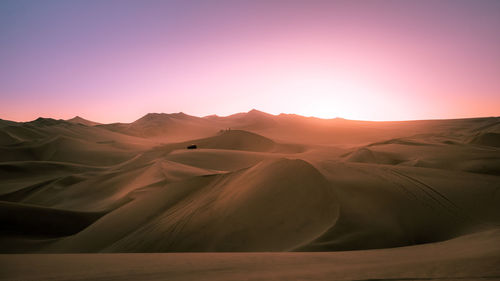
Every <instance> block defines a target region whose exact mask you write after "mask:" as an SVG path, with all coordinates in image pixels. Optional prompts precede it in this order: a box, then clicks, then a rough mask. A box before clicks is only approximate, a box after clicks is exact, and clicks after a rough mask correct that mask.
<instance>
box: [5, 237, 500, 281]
mask: <svg viewBox="0 0 500 281" xmlns="http://www.w3.org/2000/svg"><path fill="white" fill-rule="evenodd" d="M0 263H1V264H2V271H1V272H0V280H26V281H28V280H500V267H499V266H498V265H499V264H500V230H499V229H496V230H490V231H486V232H481V233H476V234H472V235H466V236H463V237H460V238H456V239H452V240H449V241H444V242H438V243H431V244H424V245H418V246H410V247H402V248H392V249H381V250H364V251H348V252H322V253H311V252H307V253H169V254H37V255H33V254H25V255H0Z"/></svg>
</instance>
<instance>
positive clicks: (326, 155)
mask: <svg viewBox="0 0 500 281" xmlns="http://www.w3.org/2000/svg"><path fill="white" fill-rule="evenodd" d="M499 135H500V118H498V117H490V118H472V119H454V120H421V121H404V122H367V121H352V120H344V119H338V118H337V119H330V120H323V119H317V118H309V117H302V116H298V115H292V114H280V115H270V114H267V113H264V112H260V111H257V110H252V111H250V112H247V113H239V114H235V115H231V116H227V117H218V116H208V117H203V118H200V117H194V116H189V115H187V114H184V113H175V114H156V113H154V114H147V115H146V116H144V117H142V118H140V119H139V120H137V121H135V122H132V123H130V124H124V123H116V124H98V123H96V122H92V121H89V120H85V119H83V118H81V117H75V118H73V119H70V120H66V121H65V120H54V119H50V118H38V119H36V120H34V121H31V122H25V123H18V122H11V121H5V120H0V223H1V225H2V229H1V231H0V252H1V253H10V254H16V253H30V254H33V253H37V254H50V253H172V252H210V253H215V252H300V253H293V254H292V253H288V254H213V255H203V254H192V255H188V254H179V255H177V254H176V255H173V254H172V255H170V254H169V255H156V254H155V255H151V256H149V255H125V254H120V255H97V256H91V255H77V256H65V255H64V256H58V255H54V256H50V255H49V256H42V255H26V256H17V255H12V256H3V257H2V261H5V263H9V264H10V265H11V266H10V267H11V270H15V269H16V268H17V269H19V270H20V269H22V267H23V266H24V265H23V262H22V261H23V260H24V259H25V260H26V261H27V262H28V261H29V262H33V263H36V264H38V263H40V264H39V265H40V266H37V268H39V269H33V270H34V271H33V273H30V272H32V271H30V270H24V271H23V272H25V273H26V274H27V275H26V278H28V277H29V276H30V275H29V274H35V273H34V272H36V271H37V270H42V271H43V270H45V271H44V273H43V274H49V275H50V274H56V273H57V272H52V273H51V272H50V271H51V270H49V269H50V268H51V266H55V264H57V261H58V260H60V261H63V260H64V261H65V262H64V264H65V265H66V264H68V265H71V266H70V267H68V268H67V269H66V268H65V267H61V268H60V269H59V270H61V274H63V275H61V276H62V277H61V278H64V276H66V277H68V274H70V272H71V270H77V271H78V270H84V268H87V265H86V264H89V263H90V264H94V265H95V266H97V265H98V263H97V261H102V264H103V265H104V264H106V265H105V266H103V267H99V266H97V269H96V271H95V272H93V271H90V273H89V274H96V275H95V276H94V275H92V276H93V278H97V277H98V276H100V274H104V275H106V274H121V273H116V271H109V272H108V271H106V268H107V267H108V265H107V264H108V263H109V267H110V268H116V269H117V270H118V268H120V267H122V266H124V264H128V265H127V266H131V267H132V268H137V272H139V273H141V274H142V273H144V271H143V269H141V268H143V267H144V268H148V269H147V271H148V272H149V271H151V272H152V273H151V274H152V275H150V277H151V278H153V279H154V278H156V277H158V276H160V277H158V278H160V279H162V278H161V276H164V275H165V274H173V276H174V277H175V278H179V279H182V278H187V279H189V274H188V273H186V271H188V270H189V269H190V268H191V267H195V268H196V267H197V268H198V271H196V272H194V273H193V274H202V275H205V274H208V275H207V276H208V277H210V276H211V277H210V278H213V279H215V276H216V275H218V274H222V275H223V277H224V278H226V279H228V280H229V279H231V277H238V276H239V277H238V278H240V279H241V278H242V274H245V273H244V272H245V270H248V269H249V268H252V264H254V263H255V266H260V267H262V270H263V271H261V273H256V274H261V275H259V276H261V277H264V278H267V277H269V278H271V277H273V276H274V277H276V278H281V279H286V276H288V275H287V274H294V273H296V274H306V275H300V276H302V277H304V279H307V276H309V275H307V274H312V275H310V276H312V277H311V278H312V279H317V278H323V279H325V278H326V276H328V275H332V274H333V276H337V277H338V278H344V277H345V278H347V279H349V278H350V279H359V280H363V279H367V278H368V277H370V276H375V277H373V278H375V279H376V278H379V277H376V276H382V277H383V276H389V277H383V278H417V277H418V278H431V277H432V278H438V277H439V278H444V277H446V276H447V277H449V278H451V279H453V278H455V277H456V278H458V277H460V276H462V277H464V276H465V277H471V276H473V277H474V278H483V277H484V276H486V275H488V274H490V273H491V274H493V275H491V274H490V275H488V276H494V275H495V274H496V275H498V274H497V272H496V273H495V272H494V271H491V272H490V273H488V272H489V271H488V270H490V269H491V268H490V265H491V264H492V263H493V262H496V264H497V265H498V264H500V263H499V262H498V255H497V253H498V252H499V251H498V247H493V246H491V247H490V246H488V247H480V245H483V244H481V243H490V244H494V243H493V242H492V241H494V242H495V243H497V244H500V243H498V242H499V241H498V235H497V234H498V227H499V226H500V147H499V140H500V139H499V138H498V136H499ZM192 144H194V145H196V146H197V149H187V147H188V146H190V145H192ZM488 231H490V232H488ZM480 233H482V234H480ZM476 234H477V236H474V235H476ZM469 235H472V236H469ZM471 237H472V238H471ZM450 239H452V240H450ZM441 241H447V242H443V243H444V244H440V243H441ZM457 241H458V242H457ZM460 241H462V242H463V243H462V242H460ZM490 244H488V245H490ZM458 245H461V246H458ZM485 245H486V244H485ZM393 247H402V248H398V249H389V248H393ZM369 249H377V250H375V251H367V250H369ZM433 249H435V250H433ZM493 249H496V252H495V253H492V252H491V250H493ZM333 251H342V252H335V253H334V252H333ZM347 251H353V252H347ZM310 252H332V253H321V254H320V253H318V254H312V253H310ZM65 257H67V259H66V258H65ZM135 257H139V258H138V261H137V264H131V262H130V261H131V259H135ZM155 258H158V259H159V260H158V263H157V264H158V266H154V267H153V264H156V263H155V262H151V260H152V259H155ZM436 259H437V260H436ZM266 260H267V261H268V262H267V263H266V262H265V261H266ZM66 261H67V262H66ZM80 261H81V263H80ZM44 263H45V264H46V265H44ZM150 264H151V267H149V266H150ZM159 264H162V265H164V266H165V267H159ZM165 264H167V265H165ZM272 264H274V265H275V266H276V267H277V269H276V270H275V271H272V266H271V265H272ZM327 264H328V266H327ZM94 265H88V266H91V268H93V267H94ZM441 265H442V266H441ZM73 266H74V268H73ZM460 266H462V267H463V268H465V269H464V270H462V271H461V270H460V268H459V267H460ZM2 267H4V266H3V265H2ZM452 267H453V268H455V267H457V268H458V269H456V270H455V269H453V270H452ZM211 268H214V269H213V270H212V269H211ZM308 268H311V270H309V269H308ZM354 268H359V269H363V270H361V271H359V272H357V271H356V272H355V270H354ZM411 268H414V269H413V270H410V269H411ZM496 268H498V266H497V267H496ZM54 270H55V268H54ZM103 270H104V271H103ZM110 270H111V269H110ZM64 272H66V273H64ZM113 272H114V273H113ZM133 272H136V271H133ZM133 272H132V273H131V274H132V275H131V276H134V275H133V274H134V273H133ZM155 272H156V273H155ZM176 272H177V273H179V274H177V273H176ZM363 272H367V275H363V274H364V273H363ZM11 274H15V272H14V271H12V273H11ZM37 274H41V275H40V276H44V275H43V274H42V273H37ZM64 274H66V275H64ZM155 274H158V275H155ZM176 274H177V275H176ZM186 274H187V275H186ZM231 274H234V275H231ZM273 274H274V275H273ZM335 274H337V275H335ZM369 274H372V275H369ZM384 274H387V275H384ZM408 274H410V275H408ZM412 274H413V275H412ZM429 274H430V275H429ZM467 274H469V275H467ZM49 275H47V276H48V277H47V278H48V279H50V276H49ZM496 275H495V276H496ZM11 276H12V275H11ZM92 276H90V277H92ZM123 276H125V275H123ZM123 276H121V277H123ZM186 276H187V277H186ZM252 276H253V275H248V277H252ZM256 276H257V275H256ZM426 276H427V277H426ZM429 276H430V277H429ZM488 276H486V277H488ZM382 277H380V278H382ZM486 277H484V278H486ZM75 278H79V277H77V276H76V275H75ZM82 278H83V277H82ZM116 278H118V279H121V278H120V276H118V277H116ZM148 278H149V277H148ZM471 278H472V277H471ZM139 279H140V278H139ZM23 280H24V279H23Z"/></svg>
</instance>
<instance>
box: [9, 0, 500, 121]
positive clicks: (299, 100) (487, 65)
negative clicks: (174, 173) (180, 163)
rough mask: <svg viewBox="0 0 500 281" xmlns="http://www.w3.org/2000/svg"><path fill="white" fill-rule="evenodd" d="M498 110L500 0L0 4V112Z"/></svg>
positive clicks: (112, 117)
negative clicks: (254, 109)
mask: <svg viewBox="0 0 500 281" xmlns="http://www.w3.org/2000/svg"><path fill="white" fill-rule="evenodd" d="M252 108H257V109H259V110H262V111H266V112H269V113H272V114H279V113H281V112H284V113H296V114H301V115H306V116H317V117H322V118H333V117H337V116H338V117H343V118H348V119H361V120H408V119H434V118H461V117H478V116H498V115H500V1H495V0H492V1H473V0H470V1H459V0H453V1H440V0H435V1H405V0H401V1H376V0H374V1H306V0H304V1H285V0H282V1H272V0H270V1H238V0H232V1H210V0H207V1H186V0H184V1H139V0H137V1H125V0H119V1H109V0H104V1H71V0H69V1H47V0H40V1H23V0H13V1H6V0H2V1H0V118H2V119H8V120H15V121H28V120H33V119H35V118H37V117H39V116H43V117H52V118H63V119H67V118H71V117H73V116H75V115H80V116H82V117H85V118H88V119H91V120H95V121H99V122H118V121H120V122H131V121H133V120H135V119H138V118H139V117H141V116H142V115H144V114H146V113H148V112H179V111H183V112H185V113H188V114H191V115H197V116H204V115H209V114H218V115H229V114H232V113H236V112H242V111H248V110H250V109H252Z"/></svg>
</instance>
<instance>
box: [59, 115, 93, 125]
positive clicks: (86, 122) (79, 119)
mask: <svg viewBox="0 0 500 281" xmlns="http://www.w3.org/2000/svg"><path fill="white" fill-rule="evenodd" d="M66 121H68V122H70V123H73V124H82V125H85V126H89V127H92V126H96V125H100V124H101V123H98V122H94V121H90V120H87V119H85V118H82V117H80V116H78V115H77V116H75V117H73V118H71V119H68V120H66Z"/></svg>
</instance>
